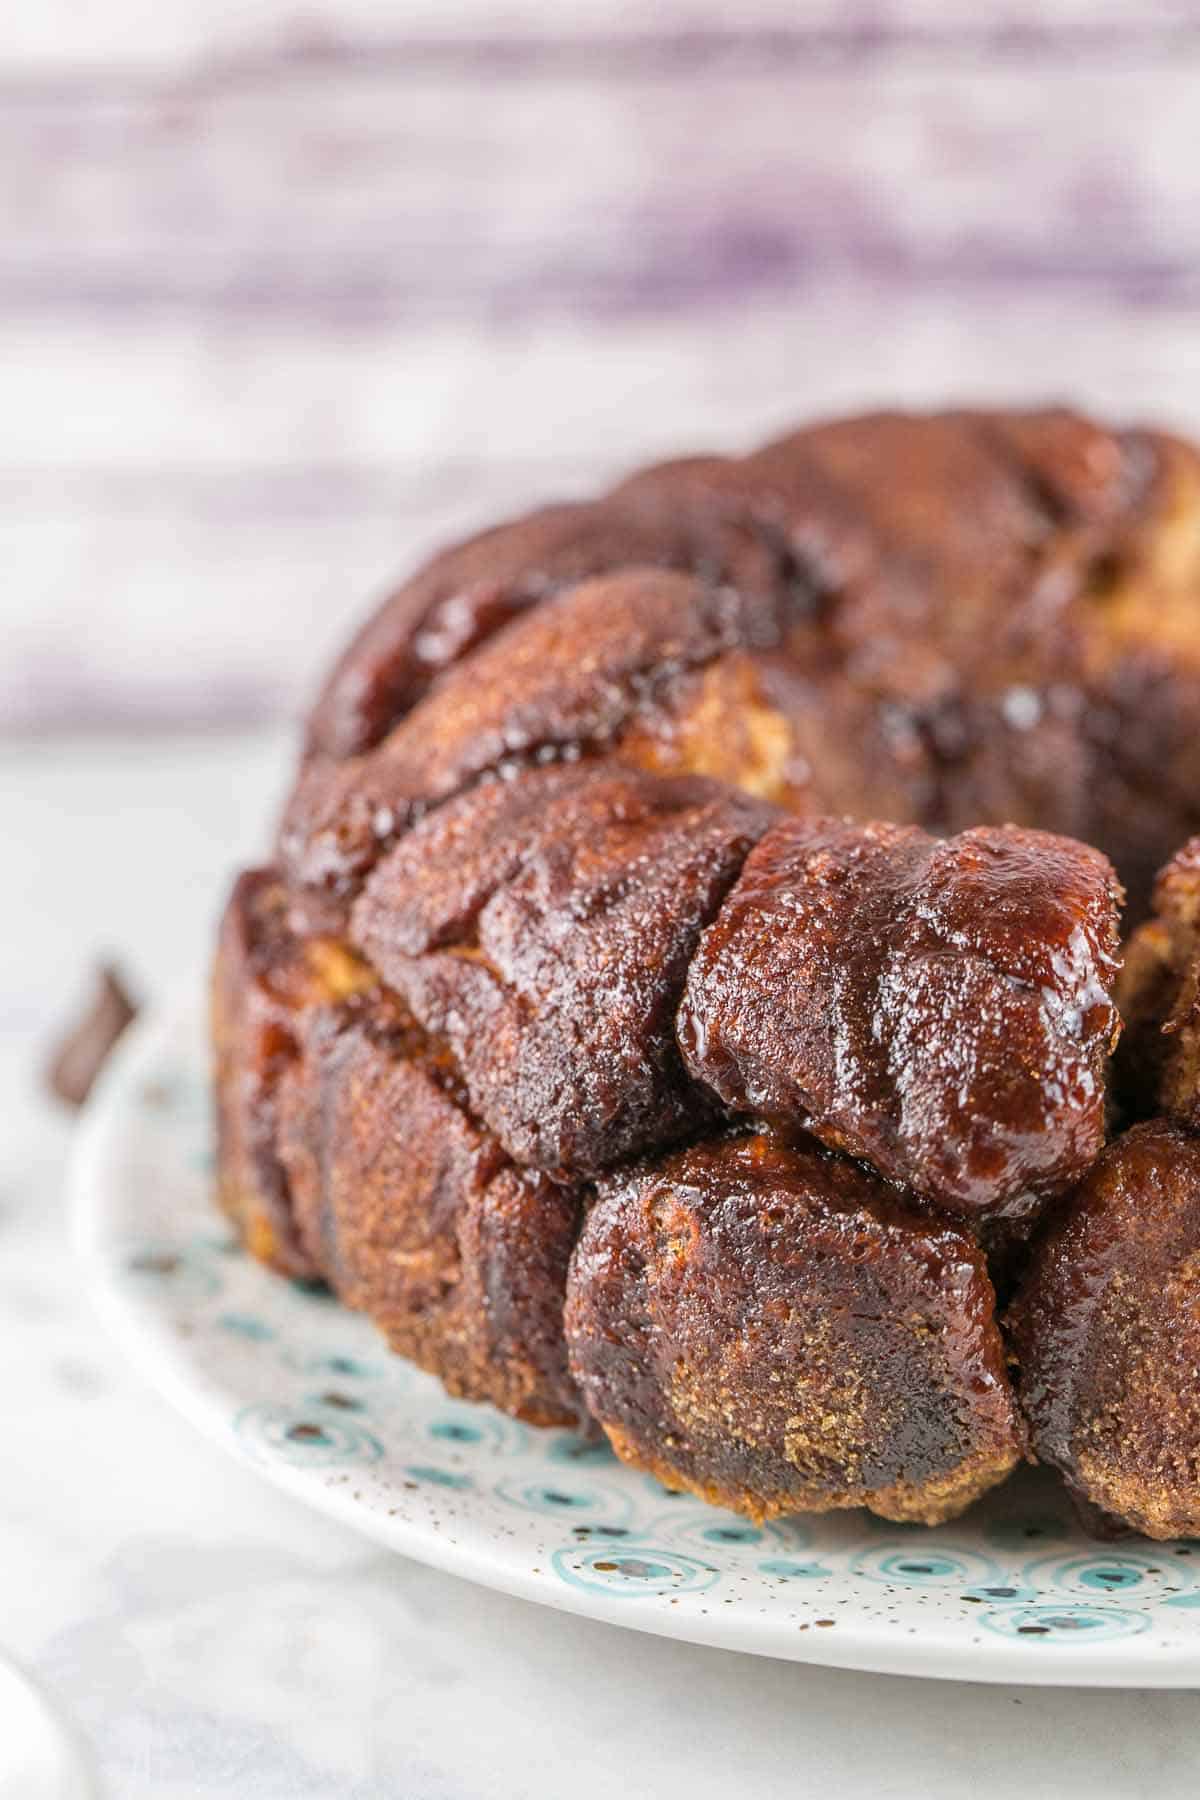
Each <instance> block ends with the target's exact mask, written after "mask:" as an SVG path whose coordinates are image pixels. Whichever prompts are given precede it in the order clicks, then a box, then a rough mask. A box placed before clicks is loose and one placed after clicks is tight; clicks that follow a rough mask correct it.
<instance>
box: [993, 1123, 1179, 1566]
mask: <svg viewBox="0 0 1200 1800" xmlns="http://www.w3.org/2000/svg"><path fill="white" fill-rule="evenodd" d="M1009 1328H1010V1334H1011V1342H1012V1349H1013V1354H1014V1356H1015V1358H1016V1362H1017V1375H1018V1391H1019V1395H1020V1400H1021V1405H1022V1407H1023V1409H1024V1412H1025V1415H1026V1417H1027V1419H1028V1420H1029V1424H1030V1428H1031V1431H1032V1437H1033V1446H1034V1449H1035V1451H1036V1453H1037V1455H1038V1457H1039V1459H1040V1460H1041V1461H1043V1462H1046V1463H1050V1464H1052V1465H1053V1466H1054V1468H1056V1469H1058V1470H1060V1471H1061V1473H1062V1474H1063V1476H1064V1477H1065V1479H1066V1481H1067V1483H1068V1485H1069V1486H1070V1488H1071V1490H1072V1492H1073V1493H1074V1494H1075V1495H1076V1497H1077V1498H1078V1499H1079V1500H1080V1501H1081V1502H1082V1503H1083V1504H1084V1506H1085V1508H1087V1509H1090V1510H1091V1511H1092V1512H1094V1513H1095V1514H1098V1515H1100V1516H1101V1518H1107V1520H1108V1521H1109V1522H1110V1524H1112V1523H1120V1524H1123V1525H1126V1526H1131V1527H1132V1528H1133V1529H1135V1530H1137V1531H1141V1532H1144V1533H1146V1535H1147V1536H1149V1537H1155V1538H1170V1537H1177V1536H1182V1537H1193V1536H1195V1535H1197V1534H1198V1533H1200V1386H1198V1384H1197V1381H1196V1369H1197V1366H1198V1365H1200V1140H1198V1139H1197V1138H1195V1137H1193V1136H1192V1135H1191V1134H1190V1133H1188V1132H1186V1131H1184V1130H1183V1129H1182V1128H1181V1127H1180V1126H1178V1125H1175V1124H1172V1123H1170V1122H1168V1121H1167V1120H1164V1119H1155V1120H1151V1121H1148V1122H1147V1123H1145V1124H1142V1125H1137V1126H1134V1127H1133V1129H1132V1130H1130V1131H1127V1132H1126V1133H1125V1134H1124V1136H1122V1137H1119V1138H1117V1139H1116V1140H1115V1141H1114V1142H1113V1143H1112V1144H1110V1145H1109V1147H1108V1148H1107V1150H1105V1152H1104V1154H1103V1155H1102V1156H1101V1157H1100V1159H1099V1161H1098V1162H1097V1163H1096V1164H1095V1166H1094V1168H1093V1169H1092V1170H1091V1172H1090V1173H1089V1175H1088V1176H1087V1177H1086V1178H1085V1180H1084V1181H1083V1182H1082V1183H1081V1184H1080V1186H1079V1188H1078V1189H1077V1191H1076V1193H1075V1194H1074V1195H1073V1197H1072V1198H1071V1200H1070V1202H1069V1203H1068V1205H1067V1206H1066V1208H1065V1209H1064V1210H1063V1211H1062V1212H1061V1213H1059V1214H1058V1215H1057V1216H1056V1217H1055V1218H1054V1220H1053V1221H1052V1222H1051V1223H1050V1224H1049V1226H1048V1227H1047V1229H1046V1232H1045V1234H1044V1235H1043V1236H1042V1237H1041V1239H1040V1240H1039V1242H1038V1243H1037V1245H1036V1247H1035V1250H1034V1255H1033V1260H1032V1262H1031V1265H1030V1267H1029V1270H1028V1272H1027V1274H1026V1277H1025V1280H1024V1282H1023V1284H1022V1286H1021V1289H1020V1292H1019V1294H1018V1296H1017V1299H1016V1302H1015V1304H1014V1306H1013V1307H1012V1309H1011V1314H1010V1319H1009Z"/></svg>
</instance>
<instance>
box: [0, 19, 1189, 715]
mask: <svg viewBox="0 0 1200 1800" xmlns="http://www.w3.org/2000/svg"><path fill="white" fill-rule="evenodd" d="M26 15H27V16H26ZM735 21H736V22H735ZM0 225H2V230H0V556H2V558H3V576H2V581H3V587H2V589H0V594H2V598H0V622H2V625H3V633H2V636H3V643H2V646H0V728H6V729H8V730H10V731H13V730H46V729H53V728H58V727H64V726H71V725H76V724H78V725H91V724H97V723H114V724H118V723H119V724H128V723H140V722H144V723H146V724H152V723H176V724H191V723H197V724H200V723H218V722H221V721H225V720H234V719H236V720H245V719H251V718H259V717H267V716H270V715H273V714H277V713H281V712H288V711H292V710H294V709H295V707H296V705H297V703H298V700H299V698H300V697H302V695H303V694H304V692H305V691H306V690H307V688H308V687H309V685H310V684H311V681H312V679H313V676H314V673H315V671H316V669H317V668H318V667H319V665H320V663H321V661H322V660H323V659H324V658H325V657H326V656H327V655H328V653H329V650H330V648H331V646H332V645H333V643H334V642H336V640H337V639H338V638H339V637H341V636H342V635H343V634H344V632H345V630H346V628H347V625H348V623H349V622H350V621H351V620H352V619H353V618H354V617H355V616H356V615H357V614H358V613H359V612H361V610H362V609H363V607H364V606H365V605H366V604H367V602H368V601H369V600H370V599H371V598H372V597H373V596H374V595H375V594H376V593H377V592H378V591H379V589H380V587H381V586H382V585H384V584H386V582H387V581H388V580H389V579H390V578H391V576H392V575H393V574H394V573H395V572H396V571H397V570H399V569H402V568H404V567H405V566H406V565H408V564H410V563H411V561H412V559H413V558H414V556H415V555H416V554H418V553H420V552H423V551H424V550H426V549H427V548H428V547H430V546H431V545H432V544H433V543H435V542H436V541H438V540H439V539H441V538H444V537H445V536H446V535H447V534H449V533H453V532H456V531H459V530H461V529H463V528H464V527H466V526H468V525H471V524H475V523H481V522H486V521H487V520H488V519H489V517H490V516H491V515H493V514H496V513H499V512H501V511H503V510H505V509H507V508H512V507H516V506H519V505H524V504H526V503H530V502H532V501H535V500H537V499H539V498H542V497H545V496H547V495H551V494H555V493H569V492H575V491H578V490H579V489H580V488H582V487H585V486H586V485H587V484H588V483H590V482H592V481H594V480H596V479H598V478H602V477H603V476H605V475H607V474H609V473H611V472H614V471H616V470H618V469H619V468H621V467H622V466H623V465H624V464H626V463H628V462H630V461H632V460H634V459H636V458H638V457H641V456H644V455H648V454H654V453H660V452H665V451H669V450H673V449H677V448H680V447H686V446H691V445H693V444H695V443H697V442H699V441H708V442H712V443H720V444H725V445H730V446H733V445H737V444H740V443H744V442H747V441H749V440H751V439H752V438H753V437H755V436H756V435H758V434H761V433H764V432H768V431H770V430H772V429H774V428H776V427H779V426H781V425H783V424H785V423H787V422H788V421H790V420H792V419H793V418H798V417H800V416H803V415H807V414H811V413H815V412H819V411H824V410H828V409H830V408H834V407H844V406H850V405H858V404H870V403H874V402H878V401H881V400H882V401H888V400H902V401H908V402H913V403H923V402H933V401H937V400H939V399H943V398H946V397H952V396H978V397H994V398H1001V397H1016V396H1040V395H1055V396H1058V395H1061V396H1067V397H1071V398H1075V399H1078V400H1081V401H1083V402H1085V403H1091V404H1094V405H1096V406H1100V407H1107V408H1110V409H1113V410H1115V411H1116V412H1117V413H1120V414H1127V415H1142V416H1155V417H1157V418H1160V419H1163V420H1166V421H1168V422H1175V423H1178V424H1182V425H1184V426H1185V427H1188V426H1190V427H1192V428H1197V429H1200V3H1197V4H1187V5H1184V4H1171V3H1169V0H1091V3H1090V4H1085V3H1084V0H1041V3H1038V0H977V3H975V4H972V3H971V0H876V3H875V4H870V3H869V0H843V3H841V4H839V0H749V3H748V4H744V5H741V6H739V7H738V8H736V9H735V8H730V7H728V6H724V5H718V4H717V3H716V0H643V4H641V5H639V6H637V7H634V6H630V5H621V4H601V0H580V3H577V4H574V5H572V4H570V0H565V3H564V4H563V5H560V6H558V7H554V6H549V5H546V4H545V3H544V0H542V3H540V4H536V3H535V0H508V3H507V4H503V3H498V0H493V3H491V4H489V0H408V3H407V4H405V0H393V3H392V4H388V5H384V4H374V3H372V0H310V3H309V4H307V5H301V4H297V3H295V0H241V3H240V4H236V5H234V4H227V5H221V4H219V3H217V0H105V4H103V5H96V6H93V7H81V6H79V5H78V4H77V0H38V4H37V5H35V6H31V7H28V8H25V9H21V11H20V14H19V15H18V16H15V17H14V16H6V19H5V22H4V23H3V24H2V25H0Z"/></svg>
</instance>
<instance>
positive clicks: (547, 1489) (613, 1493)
mask: <svg viewBox="0 0 1200 1800" xmlns="http://www.w3.org/2000/svg"><path fill="white" fill-rule="evenodd" d="M495 1492H496V1494H497V1495H498V1497H499V1498H500V1499H501V1500H503V1501H505V1502H506V1503H507V1504H508V1505H509V1506H519V1507H522V1508H523V1509H524V1510H525V1511H526V1512H535V1513H545V1514H548V1515H552V1516H553V1517H555V1518H562V1519H569V1520H570V1522H571V1523H572V1524H573V1525H576V1524H580V1525H582V1524H587V1525H608V1526H613V1525H621V1526H628V1524H629V1522H630V1519H631V1517H632V1515H633V1502H632V1500H631V1499H630V1497H629V1495H628V1494H627V1493H626V1492H625V1491H624V1489H622V1488H621V1487H619V1486H618V1485H617V1484H616V1483H615V1482H606V1481H596V1480H595V1479H592V1480H588V1479H586V1478H584V1479H576V1480H571V1479H564V1480H563V1481H546V1480H544V1479H533V1480H530V1479H527V1478H525V1477H521V1476H513V1477H512V1478H511V1479H510V1480H505V1481H498V1482H497V1483H496V1487H495Z"/></svg>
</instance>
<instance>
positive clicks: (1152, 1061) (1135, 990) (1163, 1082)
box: [1116, 838, 1200, 1128]
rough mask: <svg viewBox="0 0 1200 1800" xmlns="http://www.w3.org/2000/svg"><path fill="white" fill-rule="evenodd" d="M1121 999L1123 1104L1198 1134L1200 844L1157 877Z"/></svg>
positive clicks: (1129, 954) (1130, 947) (1120, 987)
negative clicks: (1176, 1122) (1160, 1114)
mask: <svg viewBox="0 0 1200 1800" xmlns="http://www.w3.org/2000/svg"><path fill="white" fill-rule="evenodd" d="M1116 992H1117V1004H1118V1005H1119V1007H1120V1009H1121V1016H1122V1017H1123V1019H1124V1021H1125V1035H1124V1037H1123V1038H1122V1040H1121V1046H1120V1054H1119V1056H1118V1059H1117V1090H1118V1093H1119V1095H1120V1098H1121V1100H1122V1102H1123V1103H1124V1105H1125V1106H1126V1107H1127V1108H1128V1109H1129V1111H1130V1112H1131V1113H1133V1114H1135V1115H1145V1114H1147V1113H1155V1112H1160V1111H1161V1112H1164V1113H1167V1114H1169V1115H1170V1117H1171V1118H1174V1119H1178V1120H1179V1121H1180V1122H1181V1123H1182V1124H1185V1125H1190V1126H1192V1127H1193V1128H1200V838H1192V839H1191V841H1190V842H1189V843H1187V844H1185V845H1184V846H1183V848H1182V849H1181V850H1180V851H1178V852H1177V854H1176V855H1175V856H1173V857H1172V858H1171V860H1170V862H1169V863H1168V864H1167V866H1166V868H1165V869H1163V870H1162V871H1161V872H1160V874H1159V877H1158V880H1157V882H1156V883H1155V887H1154V913H1153V917H1151V918H1150V919H1147V921H1146V923H1145V924H1144V925H1142V926H1141V927H1140V928H1139V929H1138V930H1137V931H1135V932H1134V934H1133V936H1132V938H1131V939H1130V940H1129V943H1128V944H1127V945H1126V946H1125V961H1124V965H1123V967H1122V969H1121V974H1120V979H1119V980H1118V982H1117V990H1116Z"/></svg>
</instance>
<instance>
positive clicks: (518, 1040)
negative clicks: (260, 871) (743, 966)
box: [352, 762, 775, 1177]
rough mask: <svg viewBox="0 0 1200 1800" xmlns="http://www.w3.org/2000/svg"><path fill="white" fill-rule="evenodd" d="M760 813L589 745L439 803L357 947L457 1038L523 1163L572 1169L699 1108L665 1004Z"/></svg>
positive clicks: (635, 1143) (387, 879) (660, 1132)
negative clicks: (604, 758) (587, 759)
mask: <svg viewBox="0 0 1200 1800" xmlns="http://www.w3.org/2000/svg"><path fill="white" fill-rule="evenodd" d="M774 816H775V815H774V813H773V811H772V810H771V809H770V808H768V807H765V806H763V805H762V804H760V803H759V802H757V801H755V800H752V799H751V798H749V797H748V796H746V795H743V794H739V793H738V792H736V791H734V790H730V789H728V788H725V787H720V786H717V785H716V784H715V783H713V782H709V781H703V780H697V779H681V780H674V781H671V780H662V779H658V778H655V777H652V776H648V775H643V774H641V773H639V772H638V771H636V770H631V769H623V768H621V767H620V766H618V765H616V764H613V763H606V762H601V763H599V764H594V765H583V766H577V767H567V768H562V767H559V768H554V767H551V768H546V769H536V770H526V771H523V772H521V773H520V774H518V775H517V776H516V777H514V779H512V780H511V781H504V782H492V783H490V784H488V785H485V786H482V787H478V788H475V789H474V790H472V791H471V792H470V793H468V794H466V795H464V796H462V797H461V798H460V799H458V800H456V801H451V802H450V803H449V804H448V805H447V806H445V807H442V808H441V809H440V810H439V811H438V812H436V813H434V814H432V815H431V816H430V817H429V818H428V819H426V820H424V821H423V822H422V824H420V825H418V826H417V827H416V828H415V829H414V830H413V831H411V832H410V833H409V834H408V836H407V837H406V838H404V839H403V840H402V841H401V843H400V844H399V845H398V846H397V848H396V849H395V850H393V851H392V852H391V854H390V855H389V856H388V857H387V858H386V859H385V860H384V861H383V862H382V863H381V864H380V865H379V867H378V868H377V869H376V871H375V873H374V875H373V876H372V877H371V879H370V881H369V882H368V884H367V887H366V889H365V891H364V893H363V895H362V898H361V899H360V901H359V902H358V905H357V906H356V908H355V911H354V916H353V927H352V935H353V938H354V941H355V943H356V944H357V945H358V947H359V948H360V950H361V951H362V953H363V954H364V955H365V956H366V957H368V958H369V959H370V961H371V962H372V964H373V965H374V967H375V968H376V969H378V970H379V972H380V974H381V975H382V976H383V977H384V979H385V980H386V981H387V982H388V983H389V984H390V985H391V986H392V987H393V988H394V989H395V990H396V991H397V992H398V993H399V994H401V995H402V996H403V997H404V999H405V1001H406V1003H407V1004H408V1005H409V1006H410V1007H411V1008H412V1010H413V1012H414V1013H415V1014H416V1016H417V1018H418V1019H420V1020H421V1022H422V1023H423V1024H424V1025H425V1026H427V1027H428V1028H429V1030H431V1031H433V1032H436V1033H437V1034H439V1035H440V1036H442V1037H444V1038H445V1039H446V1040H447V1042H448V1043H449V1045H450V1046H451V1048H452V1050H453V1053H454V1056H455V1058H456V1060H457V1063H458V1065H459V1067H460V1068H461V1070H462V1073H463V1078H464V1080H465V1082H466V1086H467V1090H468V1093H469V1094H470V1098H471V1104H472V1106H473V1108H474V1110H475V1112H476V1113H477V1115H478V1116H479V1117H480V1118H481V1119H482V1120H483V1121H484V1122H485V1123H486V1124H487V1125H488V1126H489V1128H490V1129H491V1130H492V1131H493V1132H495V1134H496V1135H497V1137H498V1138H499V1139H500V1141H501V1143H502V1144H503V1145H504V1147H505V1149H506V1150H507V1151H508V1153H509V1154H510V1155H511V1156H512V1157H513V1158H514V1159H515V1160H516V1161H518V1162H521V1163H525V1164H530V1165H532V1166H534V1167H536V1168H540V1169H544V1170H547V1171H549V1172H551V1173H558V1174H560V1175H564V1176H567V1177H577V1176H581V1175H592V1174H595V1173H596V1172H597V1171H599V1170H600V1169H603V1168H605V1167H607V1166H608V1165H609V1164H611V1163H613V1162H615V1161H617V1160H618V1159H620V1158H621V1157H628V1156H631V1155H636V1154H638V1153H639V1152H642V1151H646V1150H650V1149H653V1148H655V1147H657V1146H658V1145H660V1144H664V1143H669V1142H671V1141H672V1140H675V1141H677V1140H678V1139H679V1138H680V1137H682V1136H684V1135H686V1134H687V1133H689V1132H692V1133H694V1132H695V1131H696V1130H698V1129H700V1128H702V1127H704V1126H705V1125H706V1124H708V1123H711V1121H712V1119H713V1116H714V1112H715V1108H714V1105H713V1100H712V1096H711V1094H710V1093H709V1092H708V1091H707V1090H706V1089H705V1088H703V1087H699V1086H697V1085H696V1084H695V1083H694V1082H692V1081H690V1080H689V1079H688V1076H687V1074H686V1071H685V1070H684V1067H683V1064H682V1062H681V1061H680V1058H679V1052H678V1048H677V1046H676V1042H675V1010H676V1007H677V1005H678V1003H679V996H680V993H681V992H682V989H683V982H684V977H685V975H686V973H687V968H688V962H689V959H690V957H691V955H692V952H693V951H694V949H695V947H696V942H697V939H698V938H699V936H700V932H701V930H702V929H703V927H704V926H705V925H706V924H708V922H709V921H710V920H711V919H712V918H713V917H714V915H715V914H716V911H717V908H718V907H719V906H720V904H721V902H722V900H723V899H724V897H725V895H726V893H727V892H728V890H729V888H730V887H731V886H732V884H733V882H734V881H735V880H736V878H737V875H738V873H739V871H740V869H741V867H742V864H743V862H744V861H745V858H746V855H747V853H748V851H749V850H750V849H751V847H752V845H753V844H754V843H755V842H756V841H757V839H758V838H759V837H761V835H762V833H763V832H764V831H765V830H766V829H767V827H768V826H769V825H770V824H771V822H772V819H773V818H774Z"/></svg>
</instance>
